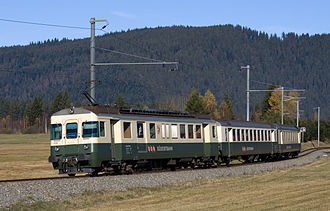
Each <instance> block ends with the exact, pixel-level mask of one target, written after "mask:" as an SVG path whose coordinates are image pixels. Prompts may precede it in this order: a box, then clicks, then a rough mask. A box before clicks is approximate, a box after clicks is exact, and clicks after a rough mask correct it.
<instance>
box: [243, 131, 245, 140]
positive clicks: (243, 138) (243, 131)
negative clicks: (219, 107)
mask: <svg viewBox="0 0 330 211" xmlns="http://www.w3.org/2000/svg"><path fill="white" fill-rule="evenodd" d="M244 131H245V130H244V129H242V141H245V132H244Z"/></svg>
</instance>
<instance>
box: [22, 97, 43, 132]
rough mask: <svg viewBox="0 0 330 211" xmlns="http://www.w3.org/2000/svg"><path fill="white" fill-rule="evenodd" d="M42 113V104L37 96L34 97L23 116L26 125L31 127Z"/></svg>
mask: <svg viewBox="0 0 330 211" xmlns="http://www.w3.org/2000/svg"><path fill="white" fill-rule="evenodd" d="M43 112H44V104H43V102H42V100H41V98H40V97H39V96H37V97H35V98H34V99H33V100H31V101H30V102H29V103H28V104H27V106H26V110H25V116H26V117H27V120H28V125H29V126H32V125H34V124H35V123H36V121H37V120H38V119H40V117H42V114H43Z"/></svg>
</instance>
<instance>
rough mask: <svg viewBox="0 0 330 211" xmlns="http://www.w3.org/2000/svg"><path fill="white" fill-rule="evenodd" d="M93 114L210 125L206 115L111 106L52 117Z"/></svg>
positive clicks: (64, 111)
mask: <svg viewBox="0 0 330 211" xmlns="http://www.w3.org/2000/svg"><path fill="white" fill-rule="evenodd" d="M88 113H94V114H96V115H97V116H104V117H109V116H111V117H113V118H118V119H126V120H142V119H143V120H147V121H176V122H191V123H210V122H215V121H214V120H211V119H210V118H209V116H208V115H190V114H189V113H188V112H185V111H184V112H182V111H170V110H156V109H137V108H120V109H118V108H115V107H111V106H85V107H82V108H69V109H63V110H61V111H58V112H56V113H54V114H53V116H61V115H70V114H88Z"/></svg>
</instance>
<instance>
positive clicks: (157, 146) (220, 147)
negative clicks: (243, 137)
mask: <svg viewBox="0 0 330 211" xmlns="http://www.w3.org/2000/svg"><path fill="white" fill-rule="evenodd" d="M112 151H113V152H114V153H113V154H112ZM299 151H300V144H286V145H279V144H277V143H272V142H269V143H258V142H235V143H232V142H231V143H230V144H228V142H227V143H205V144H203V143H180V144H174V143H149V144H137V143H127V144H115V145H114V150H111V144H110V143H99V144H85V145H83V144H78V145H66V146H59V147H58V148H57V149H56V150H55V147H54V146H52V147H51V156H50V157H49V162H52V164H53V167H54V169H58V170H59V172H60V173H64V174H70V173H71V174H75V173H92V172H94V171H103V169H104V168H105V167H107V166H109V164H113V163H116V164H119V165H120V164H121V163H129V164H136V163H137V162H139V161H166V162H168V161H172V160H175V161H176V162H180V161H182V160H186V161H191V160H194V159H195V160H213V161H218V160H222V161H223V160H224V159H223V158H235V157H244V156H249V155H278V154H281V153H282V154H283V153H284V154H285V153H295V152H299Z"/></svg>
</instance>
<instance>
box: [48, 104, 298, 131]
mask: <svg viewBox="0 0 330 211" xmlns="http://www.w3.org/2000/svg"><path fill="white" fill-rule="evenodd" d="M89 113H95V114H96V115H98V116H112V117H114V118H119V119H127V120H129V119H130V120H141V119H142V118H143V119H144V120H149V121H162V120H165V121H169V120H173V121H178V122H191V123H201V122H205V123H209V122H215V121H216V122H219V124H220V125H222V126H228V127H246V128H265V129H279V130H299V128H298V127H296V126H291V125H281V124H276V123H266V122H247V121H241V120H226V119H214V120H213V119H211V118H210V116H209V115H191V114H189V113H188V112H185V111H170V110H156V109H137V108H115V107H113V106H108V105H103V106H100V105H98V106H84V107H81V108H67V109H63V110H61V111H58V112H56V113H54V114H53V116H61V115H70V114H89Z"/></svg>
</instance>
